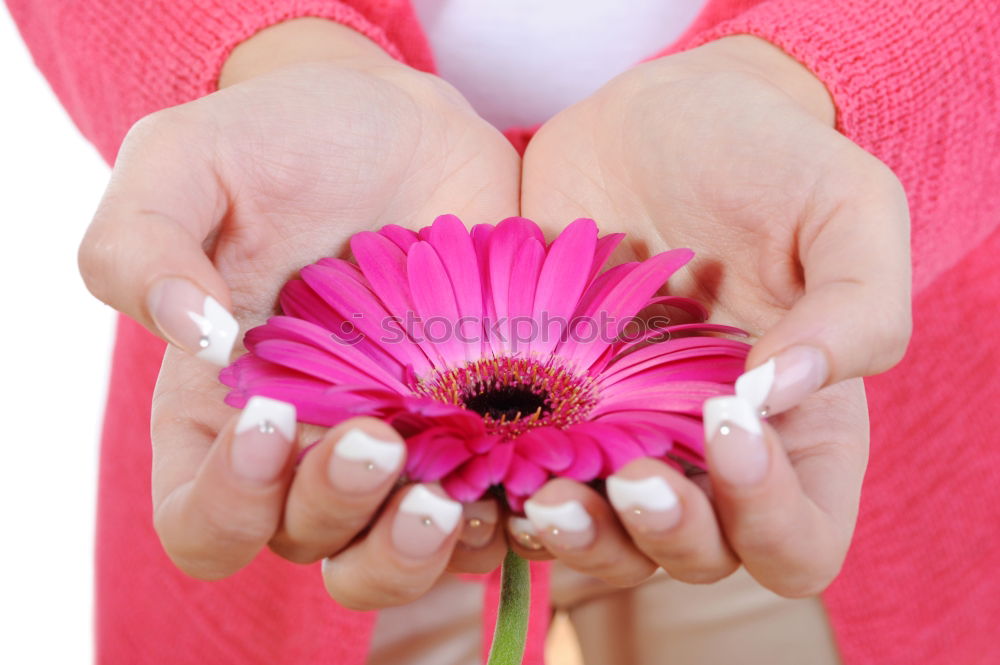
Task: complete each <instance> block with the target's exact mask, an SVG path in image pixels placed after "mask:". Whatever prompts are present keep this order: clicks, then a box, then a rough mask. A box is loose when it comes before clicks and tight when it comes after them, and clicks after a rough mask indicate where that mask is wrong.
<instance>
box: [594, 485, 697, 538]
mask: <svg viewBox="0 0 1000 665" xmlns="http://www.w3.org/2000/svg"><path fill="white" fill-rule="evenodd" d="M605 487H606V488H607V491H608V500H609V501H611V505H612V506H614V507H615V510H617V511H618V514H619V515H621V517H622V519H623V520H626V521H627V522H628V523H629V524H630V525H631V526H633V527H635V528H636V529H638V530H639V531H644V532H645V531H649V532H656V531H666V530H667V529H670V528H671V527H673V526H674V525H676V524H677V522H678V521H680V518H681V505H680V501H679V500H678V499H677V494H675V493H674V490H673V489H671V487H670V485H669V484H668V483H667V481H666V480H664V479H663V478H661V477H660V476H650V477H648V478H642V479H639V480H636V479H632V478H622V477H620V476H608V479H607V482H606V485H605Z"/></svg>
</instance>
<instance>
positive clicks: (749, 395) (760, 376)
mask: <svg viewBox="0 0 1000 665" xmlns="http://www.w3.org/2000/svg"><path fill="white" fill-rule="evenodd" d="M774 369H775V364H774V358H771V359H770V360H768V361H767V362H766V363H764V364H763V365H759V366H757V367H755V368H753V369H752V370H750V371H749V372H746V373H744V374H743V375H742V376H741V377H740V378H738V379H736V394H737V395H739V396H740V397H742V398H743V399H745V400H747V401H748V402H750V404H752V405H753V406H754V407H756V409H757V411H758V412H759V411H760V410H761V409H763V408H764V407H765V406H766V405H767V398H768V396H769V395H770V394H771V388H773V387H774Z"/></svg>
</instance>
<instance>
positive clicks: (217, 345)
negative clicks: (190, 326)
mask: <svg viewBox="0 0 1000 665" xmlns="http://www.w3.org/2000/svg"><path fill="white" fill-rule="evenodd" d="M188 316H189V317H191V320H192V321H194V323H195V325H196V326H198V331H199V332H200V333H201V346H202V348H201V350H200V351H198V352H197V353H196V354H195V357H197V358H201V359H202V360H207V361H209V362H211V363H215V364H216V365H223V366H224V365H228V364H229V356H230V354H231V353H232V352H233V346H234V345H235V344H236V337H237V335H238V334H239V332H240V324H238V323H237V322H236V319H234V318H233V315H232V314H230V313H229V312H227V311H226V308H225V307H223V306H222V305H220V304H219V301H218V300H216V299H215V298H213V297H212V296H205V303H204V304H203V305H202V313H201V314H198V313H197V312H188Z"/></svg>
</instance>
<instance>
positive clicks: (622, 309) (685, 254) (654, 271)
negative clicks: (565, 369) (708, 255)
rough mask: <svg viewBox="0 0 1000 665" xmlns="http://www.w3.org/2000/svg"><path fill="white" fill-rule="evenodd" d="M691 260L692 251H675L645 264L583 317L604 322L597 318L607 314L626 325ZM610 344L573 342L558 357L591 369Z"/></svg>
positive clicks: (658, 255)
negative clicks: (566, 358)
mask: <svg viewBox="0 0 1000 665" xmlns="http://www.w3.org/2000/svg"><path fill="white" fill-rule="evenodd" d="M692 256H694V253H693V252H692V251H691V250H689V249H674V250H671V251H669V252H663V253H662V254H657V255H656V256H654V257H652V258H649V259H647V260H645V261H643V262H642V263H640V264H639V265H638V266H636V268H635V269H634V270H632V271H631V272H629V273H628V274H627V275H625V276H624V277H623V278H622V279H621V281H619V282H617V283H616V284H615V285H614V286H613V287H612V288H611V289H610V290H609V291H608V292H607V294H606V295H604V296H603V297H602V298H600V299H598V300H596V301H595V302H594V303H593V304H591V305H590V306H589V307H588V310H587V311H586V312H582V314H584V315H586V316H591V317H594V318H596V319H601V318H604V317H601V316H598V315H599V314H605V315H606V318H607V319H608V321H610V322H612V323H613V324H615V325H624V324H625V322H626V321H627V320H629V319H630V318H631V317H633V316H634V315H635V314H636V313H637V312H639V311H640V310H641V309H642V307H643V306H644V305H645V303H647V302H648V301H649V299H650V298H651V297H652V296H653V294H654V293H656V291H657V290H659V288H660V287H661V286H663V284H665V283H666V281H667V280H668V279H669V278H670V276H671V275H673V274H674V273H675V272H676V271H677V270H678V269H680V268H681V266H683V265H684V264H685V263H687V262H688V261H690V260H691V257H692ZM611 342H612V339H598V340H595V341H594V342H591V343H588V344H579V343H578V344H575V345H574V344H572V342H571V343H570V348H568V349H567V350H565V351H564V350H563V349H562V348H560V351H559V353H560V355H562V356H564V357H568V358H570V359H572V360H574V361H575V362H576V363H578V366H579V367H590V365H591V364H592V363H593V362H594V361H595V360H597V358H598V357H599V356H600V355H601V353H602V352H603V351H604V349H605V348H607V346H608V345H609V344H611Z"/></svg>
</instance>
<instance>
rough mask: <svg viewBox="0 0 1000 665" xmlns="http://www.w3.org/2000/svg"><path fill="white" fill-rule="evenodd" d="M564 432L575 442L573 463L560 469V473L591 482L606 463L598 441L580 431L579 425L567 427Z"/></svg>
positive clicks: (566, 476)
mask: <svg viewBox="0 0 1000 665" xmlns="http://www.w3.org/2000/svg"><path fill="white" fill-rule="evenodd" d="M563 432H564V433H565V434H566V435H567V436H568V437H569V438H570V441H572V443H573V463H572V464H570V465H569V466H568V467H567V468H565V469H563V470H562V471H560V472H559V475H560V476H562V477H564V478H572V479H573V480H579V481H581V482H589V481H591V480H593V479H594V478H597V476H598V475H600V473H601V467H602V466H603V465H604V460H603V459H602V457H601V449H600V447H599V446H598V445H597V442H596V441H594V439H592V438H591V437H589V436H587V434H586V433H585V432H581V431H579V430H578V426H577V425H574V426H572V427H570V428H568V429H565V430H563Z"/></svg>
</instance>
